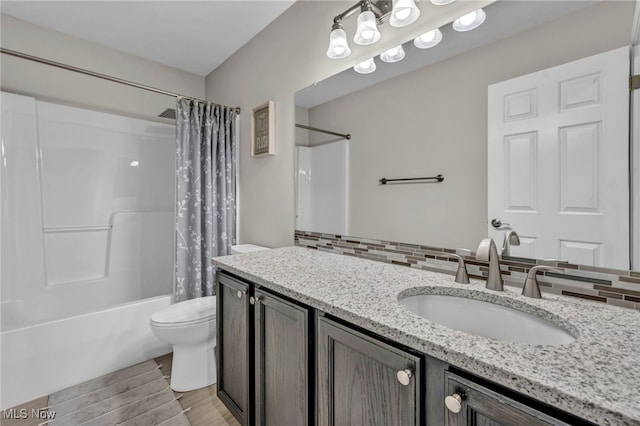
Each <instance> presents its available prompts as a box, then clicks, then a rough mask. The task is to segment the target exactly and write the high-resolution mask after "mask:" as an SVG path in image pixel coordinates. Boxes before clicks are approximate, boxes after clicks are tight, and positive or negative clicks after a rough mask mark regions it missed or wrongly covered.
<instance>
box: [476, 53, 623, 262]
mask: <svg viewBox="0 0 640 426" xmlns="http://www.w3.org/2000/svg"><path fill="white" fill-rule="evenodd" d="M628 82H629V48H628V47H624V48H620V49H615V50H612V51H609V52H606V53H602V54H599V55H595V56H591V57H588V58H584V59H580V60H577V61H574V62H570V63H567V64H564V65H560V66H557V67H553V68H549V69H546V70H543V71H539V72H536V73H533V74H528V75H525V76H522V77H517V78H514V79H512V80H507V81H503V82H500V83H497V84H494V85H491V86H489V92H488V99H489V108H488V157H489V158H488V185H489V187H488V206H489V208H488V219H489V220H488V229H489V235H490V236H491V237H493V238H494V239H495V240H496V242H498V243H501V242H502V239H503V236H504V233H505V230H506V229H508V228H510V229H513V230H515V231H516V232H517V233H518V234H519V235H520V242H521V244H520V246H515V247H512V248H511V255H512V256H522V257H533V258H542V259H563V260H567V261H569V262H572V263H579V264H586V265H593V266H605V265H606V266H608V267H613V268H620V269H629V83H628ZM492 219H499V220H500V221H501V222H502V223H503V225H502V228H501V229H496V228H495V227H494V226H492V224H491V221H492ZM505 223H506V224H509V225H504V224H505Z"/></svg>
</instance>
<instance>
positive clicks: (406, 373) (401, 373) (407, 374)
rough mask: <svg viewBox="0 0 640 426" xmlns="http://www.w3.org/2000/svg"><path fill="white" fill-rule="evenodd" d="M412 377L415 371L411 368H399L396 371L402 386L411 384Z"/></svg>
mask: <svg viewBox="0 0 640 426" xmlns="http://www.w3.org/2000/svg"><path fill="white" fill-rule="evenodd" d="M411 377H413V371H411V370H409V369H406V370H398V372H397V373H396V378H397V379H398V381H399V382H400V384H401V385H402V386H409V383H411Z"/></svg>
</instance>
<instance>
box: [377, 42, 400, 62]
mask: <svg viewBox="0 0 640 426" xmlns="http://www.w3.org/2000/svg"><path fill="white" fill-rule="evenodd" d="M403 58H404V49H403V48H402V45H399V46H396V47H392V48H391V49H389V50H387V51H385V52H382V53H381V54H380V59H382V61H383V62H387V63H389V64H392V63H394V62H400V61H401V60H402V59H403Z"/></svg>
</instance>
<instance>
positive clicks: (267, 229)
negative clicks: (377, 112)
mask: <svg viewBox="0 0 640 426" xmlns="http://www.w3.org/2000/svg"><path fill="white" fill-rule="evenodd" d="M489 3H492V1H474V2H455V3H452V4H451V5H448V6H447V7H440V8H438V7H437V6H433V5H431V3H429V2H422V3H421V6H420V7H421V10H422V14H421V16H420V19H419V21H418V22H417V23H415V24H413V25H410V26H409V27H405V28H392V27H390V26H389V25H387V24H385V25H384V26H382V27H381V32H382V39H381V41H380V42H378V43H376V44H375V45H373V46H367V47H361V46H352V50H353V53H352V54H351V56H350V57H349V58H346V59H343V60H332V59H329V58H327V56H326V55H325V52H326V51H327V46H328V41H329V32H330V30H331V24H332V22H333V17H334V16H335V15H337V14H339V13H341V12H342V11H344V10H345V9H347V8H348V7H350V6H351V5H353V4H354V2H353V1H298V2H296V3H295V4H294V5H293V6H291V7H290V8H289V9H288V10H287V11H285V12H284V13H283V14H282V15H280V17H278V19H276V20H275V21H274V22H273V23H272V24H271V25H269V26H268V27H267V28H265V29H264V30H263V31H262V32H261V33H259V34H258V35H257V36H256V37H254V38H253V39H252V40H251V41H249V42H248V43H247V44H246V45H245V46H243V48H242V49H240V50H239V51H238V52H236V53H235V54H234V55H233V56H232V57H231V58H229V59H228V60H227V61H226V62H225V63H224V64H222V65H221V66H220V67H219V68H218V69H216V70H215V71H214V72H213V73H211V74H210V75H209V76H207V80H206V91H207V99H209V100H215V101H216V102H220V103H224V104H228V105H239V106H240V107H241V108H242V114H241V120H240V123H241V124H240V126H241V128H240V150H239V177H238V179H239V185H240V193H239V199H238V202H239V221H240V223H239V241H240V242H241V243H254V244H261V245H265V246H268V247H279V246H286V245H291V244H293V231H294V205H295V203H294V171H293V169H294V147H295V130H294V124H295V103H294V94H295V92H296V91H297V90H300V89H302V88H304V87H306V86H309V85H310V84H312V83H313V82H314V81H320V80H322V79H324V78H326V77H329V76H330V75H333V74H335V73H337V72H340V71H342V70H344V69H346V68H349V67H351V66H353V65H355V64H356V63H358V62H360V61H362V60H364V59H366V58H368V57H371V56H373V55H374V54H377V53H379V52H380V51H382V50H385V49H388V48H391V47H393V46H394V45H397V44H399V43H401V42H403V41H405V40H408V39H410V38H413V37H416V36H418V35H420V34H421V33H423V32H425V31H427V30H429V29H432V28H435V27H439V26H440V25H444V24H445V23H447V22H450V21H452V20H453V19H455V18H457V17H458V16H461V15H463V14H464V13H466V12H468V11H471V10H473V9H475V8H478V7H482V6H484V5H486V4H489ZM354 23H355V17H354V18H349V19H348V22H347V25H345V26H346V28H345V29H346V30H347V32H348V33H349V34H353V31H352V28H351V27H352V26H353V24H354ZM267 100H272V101H275V105H276V111H275V112H276V115H275V122H276V124H275V139H276V141H275V143H276V145H275V156H272V157H263V158H251V156H250V140H251V136H250V132H251V127H250V126H251V119H250V112H251V109H252V108H255V107H256V106H259V105H261V104H263V103H264V102H266V101H267Z"/></svg>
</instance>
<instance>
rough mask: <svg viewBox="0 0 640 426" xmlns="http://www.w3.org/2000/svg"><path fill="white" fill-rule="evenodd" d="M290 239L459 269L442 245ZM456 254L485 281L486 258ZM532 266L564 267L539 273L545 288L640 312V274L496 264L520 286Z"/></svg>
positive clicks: (299, 235)
mask: <svg viewBox="0 0 640 426" xmlns="http://www.w3.org/2000/svg"><path fill="white" fill-rule="evenodd" d="M294 238H295V244H296V245H297V246H301V247H307V248H310V249H315V250H322V251H328V252H333V253H339V254H344V255H346V256H355V257H361V258H364V259H370V260H376V261H379V262H386V263H392V264H396V265H401V266H406V267H410V268H417V269H425V270H429V271H436V272H448V273H451V274H453V275H455V272H456V270H457V268H458V263H457V260H456V259H455V258H452V257H450V256H448V255H449V254H452V253H456V250H451V249H446V248H440V247H431V246H425V245H418V244H406V243H399V242H393V241H381V240H373V239H369V238H359V237H350V236H344V235H335V234H322V233H317V232H307V231H298V230H296V231H295V234H294ZM457 254H459V255H462V257H463V258H464V260H465V262H466V264H467V271H468V273H469V276H470V277H471V278H477V279H486V274H487V272H488V263H487V262H483V261H479V260H476V258H475V257H473V256H470V255H468V253H457ZM536 264H544V265H549V266H555V267H557V268H559V269H561V270H563V272H549V271H546V272H544V273H539V275H538V282H539V283H540V288H541V290H542V291H543V292H548V293H554V294H562V295H565V296H571V297H579V298H582V299H588V300H593V301H597V302H602V303H608V304H611V305H616V306H622V307H625V308H631V309H638V310H640V272H634V271H631V272H630V271H622V270H615V269H607V268H598V267H592V266H586V265H574V264H570V263H566V262H548V261H537V262H536V261H535V260H533V259H522V258H514V257H508V258H506V259H505V260H502V261H501V262H500V268H501V269H502V278H503V279H504V283H505V285H510V286H514V287H522V285H523V283H524V281H525V278H526V276H527V272H528V271H529V269H530V268H531V267H533V266H535V265H536Z"/></svg>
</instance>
